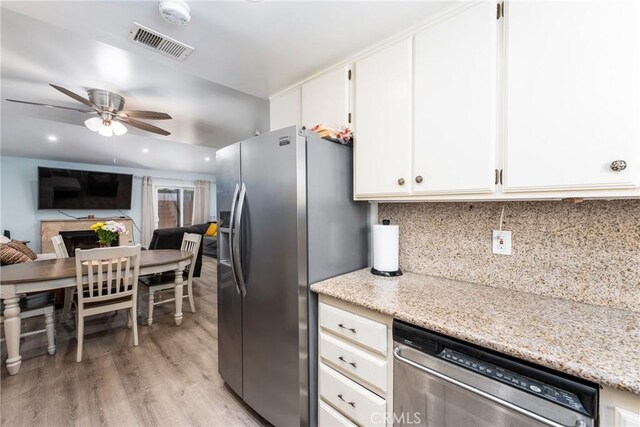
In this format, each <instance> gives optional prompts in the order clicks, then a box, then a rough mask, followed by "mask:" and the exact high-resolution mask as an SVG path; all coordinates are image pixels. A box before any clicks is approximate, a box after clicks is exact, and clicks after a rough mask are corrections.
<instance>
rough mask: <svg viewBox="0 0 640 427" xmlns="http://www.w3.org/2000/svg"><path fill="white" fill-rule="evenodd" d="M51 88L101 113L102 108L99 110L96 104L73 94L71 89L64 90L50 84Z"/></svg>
mask: <svg viewBox="0 0 640 427" xmlns="http://www.w3.org/2000/svg"><path fill="white" fill-rule="evenodd" d="M49 86H51V87H52V88H54V89H57V90H59V91H60V92H62V93H64V94H65V95H67V96H70V97H71V98H73V99H75V100H76V101H78V102H82V103H83V104H84V105H86V106H87V107H90V108H93V109H94V110H96V111H97V112H100V108H98V106H97V105H96V104H94V103H93V102H91V101H89V100H88V99H87V98H83V97H82V96H80V95H78V94H77V93H73V92H71V91H70V90H69V89H65V88H63V87H61V86H56V85H53V84H51V83H50V84H49Z"/></svg>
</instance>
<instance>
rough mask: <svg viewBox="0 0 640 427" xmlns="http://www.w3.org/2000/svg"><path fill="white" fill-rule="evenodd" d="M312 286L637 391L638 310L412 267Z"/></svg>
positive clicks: (416, 322) (422, 324)
mask: <svg viewBox="0 0 640 427" xmlns="http://www.w3.org/2000/svg"><path fill="white" fill-rule="evenodd" d="M311 290H312V291H314V292H316V293H318V294H323V295H327V296H331V297H334V298H337V299H340V300H342V301H345V302H348V303H351V304H354V305H357V306H360V307H365V308H368V309H371V310H375V311H378V312H380V313H382V314H386V315H388V316H392V317H393V318H395V319H398V320H402V321H405V322H408V323H411V324H413V325H416V326H420V327H423V328H425V329H430V330H433V331H436V332H440V333H442V334H446V335H449V336H451V337H454V338H458V339H460V340H463V341H467V342H470V343H473V344H477V345H479V346H482V347H485V348H489V349H492V350H495V351H498V352H500V353H504V354H508V355H511V356H514V357H517V358H520V359H523V360H527V361H530V362H533V363H536V364H539V365H542V366H546V367H549V368H552V369H556V370H558V371H561V372H565V373H568V374H571V375H575V376H577V377H580V378H584V379H586V380H590V381H593V382H595V383H598V384H601V385H606V386H610V387H615V388H617V389H620V390H625V391H630V392H632V393H636V394H640V313H639V312H635V311H627V310H618V309H612V308H608V307H601V306H595V305H589V304H583V303H579V302H574V301H570V300H563V299H554V298H549V297H544V296H540V295H535V294H530V293H525V292H518V291H512V290H508V289H502V288H493V287H490V286H484V285H477V284H473V283H467V282H459V281H455V280H448V279H442V278H438V277H432V276H426V275H422V274H415V273H405V274H404V275H403V276H400V277H380V276H374V275H372V274H371V273H370V272H369V271H368V270H359V271H356V272H353V273H349V274H345V275H343V276H338V277H334V278H332V279H328V280H325V281H323V282H319V283H316V284H314V285H312V286H311Z"/></svg>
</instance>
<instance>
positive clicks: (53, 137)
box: [47, 135, 58, 142]
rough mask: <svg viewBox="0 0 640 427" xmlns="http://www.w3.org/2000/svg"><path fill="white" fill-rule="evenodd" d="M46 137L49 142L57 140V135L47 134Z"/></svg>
mask: <svg viewBox="0 0 640 427" xmlns="http://www.w3.org/2000/svg"><path fill="white" fill-rule="evenodd" d="M47 139H48V140H49V141H51V142H56V141H57V140H58V137H57V136H55V135H49V136H48V137H47Z"/></svg>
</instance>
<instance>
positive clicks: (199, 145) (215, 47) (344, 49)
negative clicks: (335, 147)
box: [1, 0, 451, 173]
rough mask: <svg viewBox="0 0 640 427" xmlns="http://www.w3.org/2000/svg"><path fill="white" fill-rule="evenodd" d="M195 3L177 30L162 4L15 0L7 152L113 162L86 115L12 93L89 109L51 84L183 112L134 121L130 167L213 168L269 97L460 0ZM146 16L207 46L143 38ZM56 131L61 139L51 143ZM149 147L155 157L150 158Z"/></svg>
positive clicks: (6, 74) (6, 51)
mask: <svg viewBox="0 0 640 427" xmlns="http://www.w3.org/2000/svg"><path fill="white" fill-rule="evenodd" d="M188 3H189V5H190V7H191V12H192V21H191V23H189V25H187V26H186V27H177V26H174V25H171V24H169V23H167V22H166V21H164V20H163V19H162V18H161V17H160V16H159V14H158V11H157V9H158V8H157V5H158V2H157V1H156V0H152V1H112V0H111V1H94V0H87V1H3V2H2V9H1V13H2V16H1V20H2V21H1V24H2V25H1V27H2V28H1V32H2V34H1V36H2V52H1V53H2V68H1V71H2V88H1V89H2V98H3V101H2V111H1V112H2V133H1V136H2V141H1V142H2V146H1V149H2V154H3V155H21V156H26V157H36V158H45V159H59V160H67V161H81V162H90V163H105V164H106V163H111V164H112V157H110V156H111V154H109V152H106V151H104V149H103V148H100V147H101V146H103V145H105V143H104V139H106V138H103V137H100V136H98V135H96V134H93V133H92V132H90V131H89V130H87V129H86V128H84V126H83V124H82V123H83V121H84V120H85V119H86V118H87V116H86V115H83V114H82V113H74V112H68V111H64V110H53V109H47V108H39V107H33V106H24V105H18V104H13V103H9V102H6V101H4V98H16V99H22V100H28V101H35V102H42V103H51V104H56V105H63V106H68V107H81V108H82V105H81V104H79V103H76V102H75V101H73V100H72V99H71V98H67V97H66V96H64V95H63V94H61V93H59V92H57V91H55V90H54V89H52V88H50V87H49V86H48V84H49V83H54V84H58V85H61V86H64V87H67V88H68V89H70V90H72V91H74V92H76V93H79V94H81V95H84V93H85V91H86V89H88V88H92V87H94V88H103V89H108V90H111V91H116V92H118V93H120V94H122V95H123V96H125V98H126V104H127V105H126V108H128V109H146V110H156V111H164V112H167V113H169V114H170V115H171V116H173V117H174V119H173V120H170V121H155V122H152V123H153V124H155V125H157V126H160V127H163V128H166V129H167V130H169V131H170V132H171V133H172V135H170V136H169V137H162V136H156V135H152V134H149V133H146V132H143V131H139V130H136V129H130V132H129V133H127V134H126V135H124V136H123V137H119V138H117V139H116V146H117V149H118V150H119V151H118V152H119V153H120V160H119V161H120V162H121V163H120V164H122V165H123V166H125V165H126V166H141V167H149V168H157V169H170V170H188V171H193V172H208V173H212V172H213V165H212V164H210V163H212V162H206V163H204V162H203V160H202V159H203V157H204V156H210V157H213V152H214V151H215V149H217V148H220V147H223V146H226V145H228V144H230V143H233V142H235V141H237V140H241V139H244V138H246V137H249V136H251V135H253V133H254V132H255V130H261V131H264V130H267V129H268V102H267V101H266V98H267V97H268V96H269V95H271V94H273V93H276V92H278V91H280V90H282V89H284V88H286V87H288V86H290V85H291V84H294V83H296V82H297V81H299V80H301V79H303V78H305V77H307V76H309V75H311V74H314V73H316V72H318V71H320V70H321V69H323V68H326V67H328V66H330V65H332V64H334V63H336V62H338V61H340V60H343V59H344V58H346V57H348V56H350V55H353V54H354V53H356V52H358V51H360V50H362V49H364V48H366V47H368V46H370V45H372V44H374V43H376V42H378V41H380V40H382V39H384V38H386V37H389V36H392V35H393V34H396V33H398V32H400V31H402V30H403V29H404V28H407V27H410V26H413V25H416V24H418V23H419V22H421V21H424V20H425V19H427V18H428V17H429V16H431V15H433V14H435V13H438V12H440V11H441V10H442V9H443V8H445V7H447V5H450V4H451V3H450V2H428V1H408V2H404V1H385V2H370V1H351V2H336V1H316V2H307V1H296V2H293V1H269V0H266V1H263V2H248V1H244V0H235V1H220V2H218V1H193V0H188ZM134 21H135V22H138V23H140V24H143V25H145V26H148V27H150V28H153V29H155V30H157V31H160V32H162V33H164V34H166V35H169V36H171V37H173V38H175V39H177V40H180V41H182V42H185V43H187V44H190V45H192V46H193V47H195V49H196V50H195V52H194V53H193V54H192V55H191V56H190V57H189V58H188V59H187V60H185V61H184V62H179V61H176V60H174V59H171V58H166V57H163V56H161V55H159V54H157V53H155V52H152V51H149V50H147V49H145V48H143V47H140V46H137V45H134V44H133V43H132V42H131V41H130V40H129V39H128V37H127V35H128V32H129V30H130V28H131V25H132V23H133V22H134ZM48 134H56V135H57V136H58V137H59V141H58V142H57V143H56V144H51V143H49V142H48V141H47V140H46V135H48ZM93 141H95V143H94V142H93ZM88 144H94V145H91V146H89V145H88ZM142 148H148V149H149V150H150V152H149V153H148V155H145V156H141V154H140V153H141V150H142ZM96 150H97V151H96ZM101 150H102V151H101ZM103 158H105V159H106V160H103Z"/></svg>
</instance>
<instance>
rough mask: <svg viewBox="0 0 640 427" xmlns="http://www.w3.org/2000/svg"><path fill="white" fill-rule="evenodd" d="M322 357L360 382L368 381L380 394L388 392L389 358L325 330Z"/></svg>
mask: <svg viewBox="0 0 640 427" xmlns="http://www.w3.org/2000/svg"><path fill="white" fill-rule="evenodd" d="M320 348H322V352H321V353H320V359H321V360H322V362H323V363H325V364H327V365H329V366H331V367H333V368H335V369H336V370H337V371H340V372H343V373H345V374H346V375H351V376H352V377H353V378H354V379H356V380H357V381H358V382H360V383H366V384H367V386H370V388H371V389H373V390H374V391H376V392H379V394H383V395H384V394H385V393H386V392H387V359H386V358H384V357H380V356H378V355H375V354H372V353H370V352H368V351H366V350H365V349H360V348H358V347H356V346H354V345H351V344H349V343H347V342H344V341H343V340H341V339H340V338H337V337H335V338H334V337H332V336H331V335H329V334H326V333H324V332H321V333H320Z"/></svg>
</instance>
